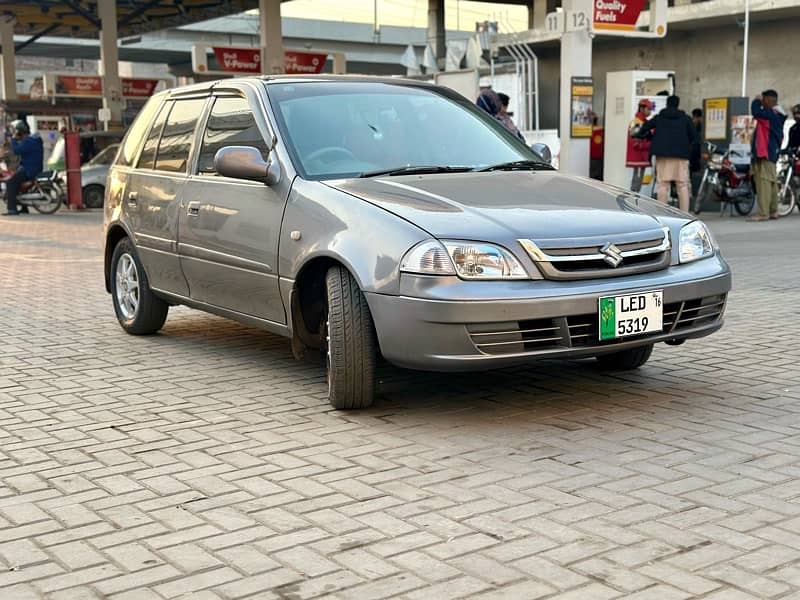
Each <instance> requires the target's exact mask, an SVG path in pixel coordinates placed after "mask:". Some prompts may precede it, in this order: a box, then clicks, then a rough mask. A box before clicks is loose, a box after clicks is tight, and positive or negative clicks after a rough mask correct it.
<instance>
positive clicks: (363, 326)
mask: <svg viewBox="0 0 800 600" xmlns="http://www.w3.org/2000/svg"><path fill="white" fill-rule="evenodd" d="M325 290H326V300H327V307H326V311H325V315H324V316H323V322H322V332H323V342H324V344H323V349H324V352H325V363H326V367H327V371H328V400H329V402H330V403H331V405H332V406H333V407H334V408H338V409H348V408H366V407H367V406H369V405H370V404H372V401H373V398H374V394H375V357H376V353H377V348H376V346H377V342H376V339H375V326H374V324H373V322H372V315H371V314H370V312H369V306H368V305H367V300H366V298H364V294H363V293H362V292H361V290H360V289H359V287H358V283H357V282H356V280H355V279H354V278H353V276H352V275H351V274H350V273H349V271H347V269H345V268H344V267H341V266H335V267H331V268H330V269H329V270H328V272H327V274H326V276H325Z"/></svg>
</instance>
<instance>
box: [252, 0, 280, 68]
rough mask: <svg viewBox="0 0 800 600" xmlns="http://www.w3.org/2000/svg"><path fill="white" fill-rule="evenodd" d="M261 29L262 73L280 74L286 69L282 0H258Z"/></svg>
mask: <svg viewBox="0 0 800 600" xmlns="http://www.w3.org/2000/svg"><path fill="white" fill-rule="evenodd" d="M258 22H259V25H260V28H259V29H260V31H261V73H263V74H264V75H278V74H280V73H284V72H285V71H286V61H285V59H284V52H283V32H282V29H281V2H280V0H258Z"/></svg>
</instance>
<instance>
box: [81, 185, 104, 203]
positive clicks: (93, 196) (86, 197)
mask: <svg viewBox="0 0 800 600" xmlns="http://www.w3.org/2000/svg"><path fill="white" fill-rule="evenodd" d="M105 193H106V188H104V187H103V186H102V185H97V184H92V185H87V186H86V187H85V188H83V205H84V206H85V207H86V208H103V198H104V196H105Z"/></svg>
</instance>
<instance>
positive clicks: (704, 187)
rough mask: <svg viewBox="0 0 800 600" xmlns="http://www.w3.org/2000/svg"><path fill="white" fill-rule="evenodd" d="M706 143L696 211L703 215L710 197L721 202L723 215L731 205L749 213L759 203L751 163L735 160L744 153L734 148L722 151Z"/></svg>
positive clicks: (743, 213)
mask: <svg viewBox="0 0 800 600" xmlns="http://www.w3.org/2000/svg"><path fill="white" fill-rule="evenodd" d="M705 146H706V148H705V152H704V153H703V158H704V159H705V160H706V168H705V171H704V172H703V179H702V180H701V181H700V187H699V188H698V190H697V196H695V204H694V213H695V214H700V211H701V209H702V206H703V203H704V202H705V201H706V200H707V199H709V198H710V199H711V200H714V201H716V202H719V203H720V205H721V206H720V214H722V213H723V212H725V205H726V204H728V205H730V206H732V207H733V208H734V209H736V212H737V213H739V214H740V215H742V216H745V215H749V214H750V213H751V212H752V210H753V206H754V205H755V202H756V195H755V186H754V185H753V176H752V174H751V173H750V164H749V163H736V162H733V161H732V160H731V158H737V157H738V158H743V156H742V155H741V154H739V153H737V152H736V151H734V150H731V149H730V148H729V149H728V150H727V151H726V152H724V153H720V152H718V151H717V150H718V148H717V146H716V145H715V144H712V143H711V142H706V143H705Z"/></svg>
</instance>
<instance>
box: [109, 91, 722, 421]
mask: <svg viewBox="0 0 800 600" xmlns="http://www.w3.org/2000/svg"><path fill="white" fill-rule="evenodd" d="M105 235H106V245H105V273H106V287H107V289H108V291H109V292H110V293H111V295H112V298H113V302H114V309H115V311H116V315H117V318H118V320H119V322H120V324H121V325H122V327H123V328H124V329H125V330H126V331H127V332H129V333H132V334H151V333H154V332H156V331H158V330H159V329H160V328H161V327H162V326H163V325H164V322H165V319H166V317H167V311H168V309H169V307H170V306H171V305H176V304H185V305H187V306H191V307H194V308H197V309H200V310H204V311H208V312H211V313H215V314H218V315H222V316H224V317H228V318H231V319H235V320H237V321H240V322H242V323H246V324H249V325H253V326H256V327H261V328H263V329H266V330H268V331H271V332H274V333H278V334H280V335H283V336H286V337H288V338H291V340H292V349H293V351H294V353H295V355H296V356H300V355H302V353H303V352H304V350H305V349H306V348H315V349H320V350H321V351H322V354H323V355H324V356H325V357H326V367H327V375H328V388H329V399H330V402H331V404H332V405H333V406H335V407H336V408H361V407H366V406H368V405H370V404H371V403H372V401H373V396H374V391H375V363H376V357H377V356H378V355H379V354H380V355H382V356H383V357H384V358H385V359H386V360H388V361H389V362H391V363H394V364H396V365H399V366H401V367H408V368H413V369H424V370H438V371H459V370H476V369H489V368H496V367H504V366H507V365H514V364H519V363H524V362H528V361H531V360H537V359H542V358H582V357H596V358H597V360H598V361H599V364H600V365H601V366H603V367H606V368H610V369H633V368H637V367H639V366H641V365H643V364H644V363H645V362H646V361H647V359H648V358H649V357H650V353H651V351H652V349H653V344H655V343H656V342H666V343H668V344H680V343H682V342H684V341H685V340H686V339H690V338H698V337H702V336H705V335H708V334H710V333H712V332H714V331H716V330H717V329H719V328H720V327H721V326H722V318H723V312H724V310H725V302H726V296H727V293H728V292H729V290H730V288H731V273H730V269H729V268H728V265H727V264H726V263H725V261H724V260H723V258H722V256H721V255H720V252H719V249H718V247H717V245H716V243H715V242H714V240H713V238H712V236H711V234H710V233H709V231H708V229H707V228H706V226H705V225H704V224H703V223H702V222H700V221H698V220H695V219H693V218H692V217H691V216H689V215H687V214H685V213H682V212H679V211H677V210H674V209H672V208H670V207H667V206H664V205H661V204H658V203H656V202H653V201H651V200H649V199H647V198H644V197H642V196H639V195H636V194H633V193H631V192H628V191H626V190H623V189H619V188H615V187H611V186H608V185H604V184H602V183H599V182H596V181H593V180H589V179H584V178H579V177H571V176H568V175H564V174H562V173H559V172H558V171H556V170H554V169H553V168H551V167H550V166H549V164H547V163H546V162H545V161H543V160H542V158H541V156H539V154H537V153H536V152H535V151H533V150H532V149H530V148H528V147H526V146H525V145H524V143H522V142H520V141H519V140H518V139H516V138H515V137H514V136H512V135H510V134H509V133H508V132H507V131H506V130H505V129H504V128H503V127H502V126H501V125H500V124H499V123H497V122H496V121H494V120H493V119H491V118H490V117H489V116H488V115H486V114H484V113H483V112H481V111H480V110H478V109H477V108H476V107H474V106H473V105H472V104H471V103H469V102H468V101H466V100H465V99H464V98H462V97H461V96H459V95H458V94H456V93H454V92H452V91H450V90H447V89H444V88H440V87H436V86H432V85H428V84H425V83H420V82H413V81H402V80H395V79H375V78H366V77H362V78H342V77H339V78H337V77H313V78H308V77H304V78H293V77H266V78H258V77H253V78H243V79H231V80H225V81H219V82H215V83H205V84H198V85H195V86H191V87H185V88H179V89H174V90H169V91H166V92H163V93H160V94H157V95H155V96H153V97H152V98H151V99H150V101H149V102H148V103H147V105H146V106H145V107H144V108H143V109H142V111H141V113H140V115H139V117H138V118H137V120H136V122H135V123H134V124H133V125H132V127H131V128H130V130H129V132H128V134H127V136H126V138H125V140H124V141H123V143H122V146H121V148H120V150H119V152H118V154H117V157H116V160H115V163H114V165H113V166H112V168H111V171H110V173H109V176H108V180H107V185H106V198H105Z"/></svg>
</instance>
